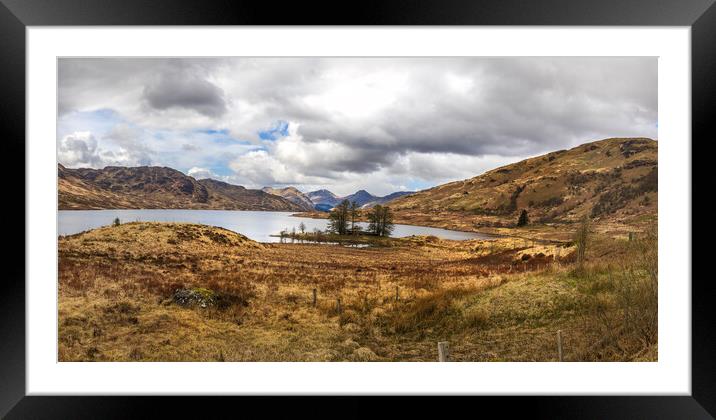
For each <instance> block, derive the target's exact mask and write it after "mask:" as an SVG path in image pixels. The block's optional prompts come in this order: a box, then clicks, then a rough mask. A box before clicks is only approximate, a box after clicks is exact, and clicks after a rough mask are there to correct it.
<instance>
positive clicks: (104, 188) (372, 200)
mask: <svg viewBox="0 0 716 420" xmlns="http://www.w3.org/2000/svg"><path fill="white" fill-rule="evenodd" d="M57 175H58V206H59V209H60V210H74V209H213V210H221V209H223V210H266V211H311V210H314V209H318V210H321V211H330V209H331V208H333V207H334V206H335V205H336V204H338V203H340V202H341V201H343V200H349V201H356V202H357V203H358V205H359V206H364V207H365V206H373V205H375V204H381V203H385V202H387V201H389V200H391V199H393V198H396V197H399V196H402V195H405V194H408V193H405V192H398V193H393V194H390V195H388V196H385V197H376V196H374V195H371V194H369V193H368V192H366V191H364V190H360V191H358V192H356V193H355V194H351V195H349V196H346V197H338V196H337V195H335V194H333V193H332V192H330V191H328V190H318V191H312V192H309V193H305V194H304V193H302V192H301V191H299V190H298V189H297V188H295V187H286V188H271V187H264V188H263V189H262V190H252V189H248V188H244V187H242V186H240V185H233V184H229V183H226V182H222V181H218V180H215V179H208V178H207V179H200V180H197V179H194V178H193V177H191V176H188V175H185V174H183V173H182V172H179V171H177V170H175V169H172V168H166V167H156V166H139V167H121V166H107V167H105V168H104V169H89V168H79V169H70V168H65V167H64V166H62V165H58V166H57Z"/></svg>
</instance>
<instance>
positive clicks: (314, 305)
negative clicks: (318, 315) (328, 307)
mask: <svg viewBox="0 0 716 420" xmlns="http://www.w3.org/2000/svg"><path fill="white" fill-rule="evenodd" d="M317 293H318V292H317V291H316V288H315V287H314V288H313V307H314V308H315V307H316V296H317Z"/></svg>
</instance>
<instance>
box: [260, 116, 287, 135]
mask: <svg viewBox="0 0 716 420" xmlns="http://www.w3.org/2000/svg"><path fill="white" fill-rule="evenodd" d="M287 135H288V121H283V120H278V121H276V124H275V125H274V126H273V127H272V128H269V129H268V130H263V131H259V138H260V139H261V140H277V139H279V138H281V137H286V136H287Z"/></svg>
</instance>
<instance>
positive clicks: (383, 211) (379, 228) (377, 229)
mask: <svg viewBox="0 0 716 420" xmlns="http://www.w3.org/2000/svg"><path fill="white" fill-rule="evenodd" d="M368 222H369V224H368V230H369V231H370V232H371V233H373V234H374V235H377V236H390V233H391V232H392V231H393V228H394V227H395V226H394V224H393V213H391V211H390V208H389V207H383V206H381V205H380V204H378V205H376V206H375V207H373V209H371V212H370V213H368Z"/></svg>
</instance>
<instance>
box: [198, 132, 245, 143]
mask: <svg viewBox="0 0 716 420" xmlns="http://www.w3.org/2000/svg"><path fill="white" fill-rule="evenodd" d="M193 133H194V134H198V136H199V137H200V138H206V139H208V140H211V141H212V142H214V143H216V144H226V145H229V144H251V142H249V141H247V140H241V139H237V138H235V137H233V136H232V135H231V134H229V130H228V129H221V130H214V129H201V130H194V131H193Z"/></svg>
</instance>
